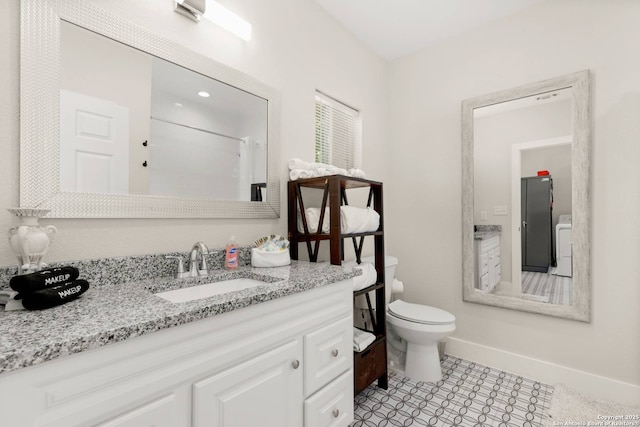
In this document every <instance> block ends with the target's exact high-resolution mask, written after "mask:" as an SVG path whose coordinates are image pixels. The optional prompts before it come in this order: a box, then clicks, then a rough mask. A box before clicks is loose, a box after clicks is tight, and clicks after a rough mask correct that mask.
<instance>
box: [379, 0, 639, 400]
mask: <svg viewBox="0 0 640 427" xmlns="http://www.w3.org/2000/svg"><path fill="white" fill-rule="evenodd" d="M639 21H640V2H638V1H636V0H615V1H596V0H563V1H548V2H543V3H540V4H537V5H536V6H533V7H532V8H530V9H527V10H525V11H523V12H521V13H518V14H516V15H512V16H511V17H507V18H505V19H502V20H500V21H498V22H496V23H494V24H492V25H490V26H487V27H483V28H480V29H477V30H474V31H471V32H468V33H466V34H464V35H461V36H459V37H456V38H452V39H449V40H447V41H444V42H442V43H440V44H438V45H435V46H433V47H430V48H428V49H425V50H424V51H422V52H420V53H418V54H415V55H412V56H408V57H405V58H402V59H400V60H397V61H395V62H394V63H392V64H391V74H390V79H391V86H390V87H391V91H390V97H391V108H390V112H391V128H390V129H391V135H392V141H393V144H394V149H393V150H392V151H391V152H390V164H391V165H393V166H392V169H391V171H390V176H391V177H392V179H390V180H389V181H388V182H387V183H386V185H385V192H386V195H387V198H386V202H387V206H388V208H387V211H386V212H387V221H386V225H387V229H386V231H387V233H386V234H385V236H386V244H387V252H388V253H390V254H393V255H396V256H398V258H399V265H398V270H397V272H398V276H399V278H400V279H401V280H403V281H404V284H405V290H406V291H405V294H406V297H407V299H409V300H410V301H414V302H419V303H428V304H432V305H435V306H438V307H442V308H444V309H446V310H449V311H451V312H452V313H453V314H455V316H456V319H457V320H456V325H457V330H456V332H455V333H454V337H455V338H456V339H458V340H459V341H465V342H470V343H477V344H480V346H478V348H481V347H482V346H485V347H490V348H492V349H493V350H497V351H500V352H502V353H503V354H509V353H515V354H520V355H527V356H529V357H530V358H533V359H537V360H540V361H543V362H545V363H550V364H556V365H561V366H564V367H572V368H574V369H577V370H580V371H585V372H588V373H591V374H594V375H597V376H601V377H606V378H608V379H614V380H619V381H622V382H626V383H631V384H635V385H636V388H635V390H636V391H635V393H637V390H638V388H637V386H638V385H640V310H638V302H639V301H640V285H639V283H640V263H639V262H638V260H639V259H640V243H639V242H640V221H637V220H635V219H634V217H635V216H636V213H637V212H638V211H640V190H639V189H638V185H637V183H638V182H640V168H639V167H638V165H639V164H640V144H638V135H640V120H639V117H640V78H639V76H640V56H639V55H638V54H637V51H638V49H637V47H638V40H640V26H638V22H639ZM584 69H591V71H592V103H591V105H592V111H591V115H592V118H593V127H592V130H593V143H592V147H593V150H592V155H593V161H592V174H591V178H592V182H591V185H590V188H591V195H592V242H593V243H592V251H591V256H592V266H591V268H592V270H591V271H592V281H593V283H592V298H593V303H592V321H591V323H581V322H576V321H570V320H564V319H558V318H553V317H548V316H542V315H536V314H530V313H521V312H517V311H511V310H507V309H501V308H497V307H490V306H484V305H479V304H473V303H465V302H463V301H462V272H461V265H462V254H461V233H462V231H461V215H460V212H461V188H460V186H461V180H460V177H461V136H460V135H461V127H460V126H461V124H460V123H461V120H460V111H461V101H462V100H464V99H468V98H473V97H476V96H480V95H485V94H488V93H492V92H495V91H499V90H503V89H509V88H511V87H515V86H519V85H523V84H527V83H532V82H536V81H540V80H543V79H546V78H552V77H556V76H560V75H562V74H566V73H570V72H575V71H579V70H584ZM394 206H402V209H394V208H393V207H394ZM451 344H453V342H452V343H451ZM485 347H482V348H485ZM478 354H479V353H478ZM492 354H496V353H495V352H493V353H492ZM485 363H486V362H485ZM518 368H519V369H520V370H521V371H522V370H526V369H527V366H524V365H523V364H520V365H519V366H518ZM593 378H595V377H593ZM621 387H623V386H621ZM632 388H633V387H632ZM628 389H629V388H627V390H628ZM619 390H621V388H620V389H619ZM583 391H584V392H586V393H591V394H597V393H599V390H596V389H595V388H591V389H588V390H587V389H585V390H583ZM614 394H615V392H614ZM638 395H640V394H635V396H638ZM610 397H615V396H610ZM636 399H637V397H636ZM636 403H637V400H636Z"/></svg>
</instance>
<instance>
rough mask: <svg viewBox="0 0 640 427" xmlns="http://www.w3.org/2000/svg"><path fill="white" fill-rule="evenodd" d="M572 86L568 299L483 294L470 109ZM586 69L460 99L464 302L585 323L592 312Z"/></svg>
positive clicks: (588, 81)
mask: <svg viewBox="0 0 640 427" xmlns="http://www.w3.org/2000/svg"><path fill="white" fill-rule="evenodd" d="M568 87H571V88H572V101H573V108H572V122H573V123H572V136H573V143H572V151H571V179H572V190H571V191H572V193H571V196H572V209H571V210H572V253H573V266H574V267H573V283H574V286H573V303H572V305H570V306H567V305H555V304H547V303H542V302H537V301H529V300H524V299H521V298H517V297H508V296H498V295H493V294H486V293H483V292H481V291H479V290H477V289H476V288H475V275H474V236H473V230H474V227H473V226H474V223H473V208H474V206H473V205H474V204H473V197H474V196H473V194H474V186H473V179H474V158H473V157H474V155H473V127H474V120H473V110H474V109H476V108H481V107H485V106H488V105H494V104H498V103H501V102H507V101H511V100H515V99H520V98H524V97H528V96H532V95H535V94H539V93H544V92H550V91H554V90H559V89H563V88H568ZM589 104H590V76H589V70H585V71H579V72H577V73H573V74H568V75H565V76H561V77H557V78H553V79H549V80H544V81H541V82H538V83H533V84H529V85H525V86H520V87H517V88H515V89H509V90H505V91H501V92H497V93H492V94H490V95H485V96H480V97H477V98H473V99H468V100H465V101H463V102H462V274H463V300H464V301H468V302H475V303H480V304H487V305H493V306H497V307H504V308H510V309H513V310H521V311H528V312H532V313H539V314H546V315H549V316H556V317H562V318H566V319H573V320H579V321H582V322H590V314H591V280H590V278H591V258H590V249H591V237H590V236H591V232H590V227H591V220H590V218H591V202H590V195H589V181H590V165H591V142H590V141H591V139H590V134H591V121H590V115H589Z"/></svg>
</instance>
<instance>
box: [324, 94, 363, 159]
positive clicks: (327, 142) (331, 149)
mask: <svg viewBox="0 0 640 427" xmlns="http://www.w3.org/2000/svg"><path fill="white" fill-rule="evenodd" d="M360 127H361V120H360V113H359V112H358V110H355V109H353V108H351V107H349V106H348V105H345V104H343V103H341V102H339V101H336V100H335V99H333V98H331V97H329V96H327V95H325V94H323V93H321V92H316V162H320V163H327V164H331V165H333V166H337V167H339V168H344V169H347V170H349V169H351V168H359V167H360V157H361V148H360Z"/></svg>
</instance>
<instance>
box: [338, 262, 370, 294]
mask: <svg viewBox="0 0 640 427" xmlns="http://www.w3.org/2000/svg"><path fill="white" fill-rule="evenodd" d="M342 266H343V267H348V268H353V269H354V270H360V271H361V274H360V275H359V276H355V277H354V278H353V290H354V291H359V290H360V289H364V288H366V287H367V286H371V285H373V284H375V283H376V281H377V280H378V272H377V271H376V267H375V266H374V265H373V264H371V263H370V262H363V263H361V264H357V263H356V262H355V261H348V262H345V263H343V264H342Z"/></svg>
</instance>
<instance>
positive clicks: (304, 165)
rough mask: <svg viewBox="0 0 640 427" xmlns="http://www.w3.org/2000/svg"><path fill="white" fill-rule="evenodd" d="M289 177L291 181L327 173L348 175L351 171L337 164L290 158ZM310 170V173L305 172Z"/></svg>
mask: <svg viewBox="0 0 640 427" xmlns="http://www.w3.org/2000/svg"><path fill="white" fill-rule="evenodd" d="M288 165H289V171H290V172H289V177H290V178H291V181H295V180H297V179H300V178H313V177H316V176H327V175H347V176H349V171H347V170H346V169H343V168H339V167H337V166H333V165H329V164H326V163H316V162H305V161H304V160H300V159H291V160H289V163H288ZM305 171H306V172H308V173H310V175H309V174H305V173H304V172H305Z"/></svg>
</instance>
